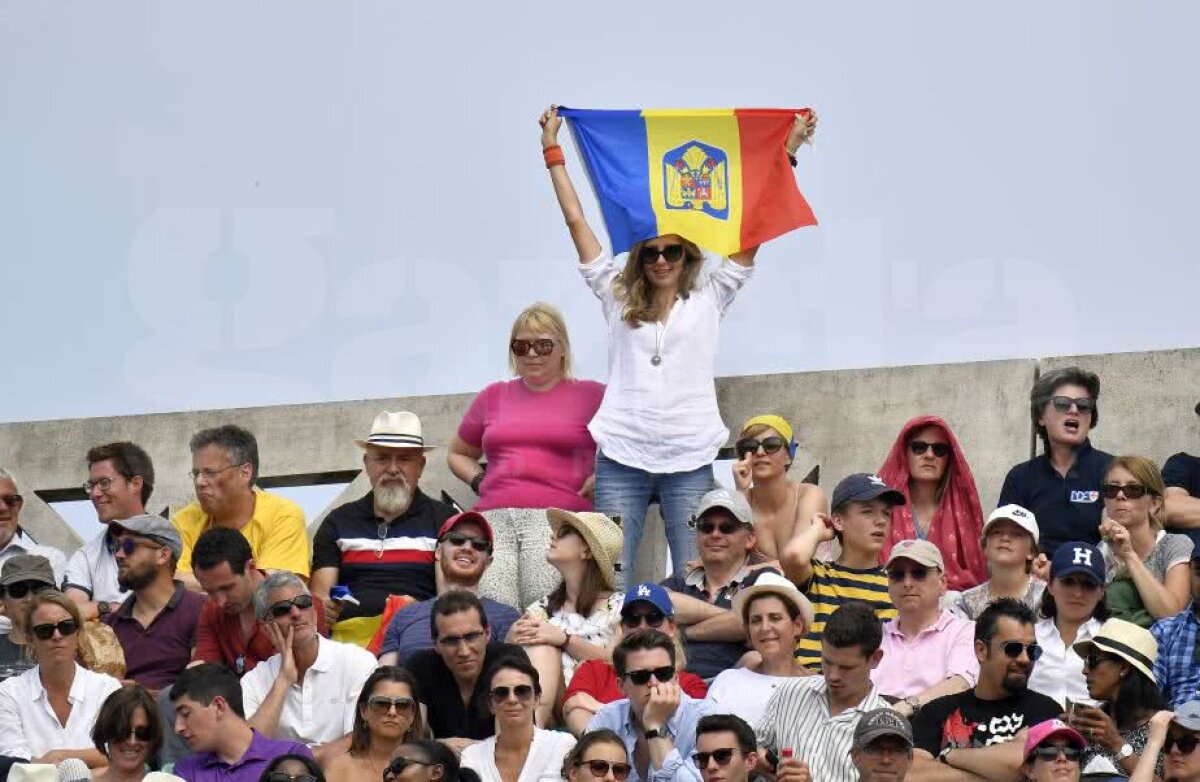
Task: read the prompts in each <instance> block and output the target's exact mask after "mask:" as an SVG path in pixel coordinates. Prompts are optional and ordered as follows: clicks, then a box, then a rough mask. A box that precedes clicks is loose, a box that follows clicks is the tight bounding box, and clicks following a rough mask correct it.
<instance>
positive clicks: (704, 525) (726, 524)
mask: <svg viewBox="0 0 1200 782" xmlns="http://www.w3.org/2000/svg"><path fill="white" fill-rule="evenodd" d="M692 526H694V527H695V528H696V531H697V532H699V533H700V534H701V535H711V534H713V530H720V531H721V534H722V535H732V534H733V533H735V532H737V531H738V530H739V529H741V528H742V523H741V522H740V521H730V520H729V519H725V520H724V521H722V522H721V523H720V524H713V523H712V522H711V521H709V520H708V519H700V520H699V521H696V522H693V524H692Z"/></svg>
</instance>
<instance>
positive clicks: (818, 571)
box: [796, 560, 896, 671]
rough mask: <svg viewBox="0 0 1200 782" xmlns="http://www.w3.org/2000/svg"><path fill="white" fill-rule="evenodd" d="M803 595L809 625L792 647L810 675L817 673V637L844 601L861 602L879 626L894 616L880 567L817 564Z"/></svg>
mask: <svg viewBox="0 0 1200 782" xmlns="http://www.w3.org/2000/svg"><path fill="white" fill-rule="evenodd" d="M804 593H805V594H806V595H807V596H808V599H809V601H810V602H811V603H812V606H813V613H814V618H813V623H812V627H810V628H809V629H808V635H806V636H805V637H803V638H801V639H800V641H799V642H798V643H797V644H796V661H797V662H799V663H800V664H801V665H803V666H805V667H807V668H811V669H812V670H814V671H819V670H821V633H822V632H823V631H824V630H825V623H826V622H827V621H829V617H830V616H831V615H832V614H833V612H834V611H836V610H837V609H838V608H839V607H841V605H842V603H845V602H846V601H847V600H862V601H863V602H865V603H867V604H868V605H870V606H871V607H872V608H874V609H875V615H876V616H877V617H879V620H880V621H881V622H886V621H887V620H889V619H892V618H894V617H895V616H896V608H895V606H893V605H892V598H891V596H890V595H889V594H888V582H887V573H886V572H885V571H884V569H883V568H882V567H875V568H869V569H866V570H859V569H857V568H848V567H843V566H842V565H839V564H837V563H836V562H822V561H820V560H817V561H815V562H813V564H812V576H811V577H810V578H809V581H808V584H806V585H805V586H804Z"/></svg>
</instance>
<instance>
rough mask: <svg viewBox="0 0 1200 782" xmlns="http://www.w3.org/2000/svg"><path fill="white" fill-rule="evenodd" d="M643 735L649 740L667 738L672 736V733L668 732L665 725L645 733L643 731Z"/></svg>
mask: <svg viewBox="0 0 1200 782" xmlns="http://www.w3.org/2000/svg"><path fill="white" fill-rule="evenodd" d="M642 735H643V736H645V737H646V740H647V741H649V740H650V739H665V738H670V736H671V734H670V733H667V726H666V725H663V726H661V727H658V728H655V729H654V730H648V731H646V732H645V733H643V734H642Z"/></svg>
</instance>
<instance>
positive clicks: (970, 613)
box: [950, 576, 1046, 622]
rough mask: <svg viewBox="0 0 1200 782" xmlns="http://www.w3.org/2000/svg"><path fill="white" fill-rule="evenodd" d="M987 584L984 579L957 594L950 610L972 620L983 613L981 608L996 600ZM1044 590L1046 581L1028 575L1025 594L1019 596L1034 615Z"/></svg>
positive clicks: (1040, 602)
mask: <svg viewBox="0 0 1200 782" xmlns="http://www.w3.org/2000/svg"><path fill="white" fill-rule="evenodd" d="M989 586H990V585H989V584H988V582H987V581H984V582H983V583H982V584H980V585H979V586H974V587H971V588H970V589H968V590H967V591H965V592H963V593H962V594H961V595H959V596H958V600H957V601H956V602H955V603H954V605H952V606H951V607H950V610H951V611H953V612H954V613H956V614H958V615H959V616H961V617H962V618H963V619H967V620H969V621H972V622H974V621H975V620H976V619H978V618H979V615H980V614H982V613H983V609H985V608H987V607H988V605H989V604H990V603H992V602H993V601H994V600H996V598H995V597H993V596H992V593H991V591H990V590H989V589H988V587H989ZM1045 590H1046V582H1044V581H1040V580H1038V579H1036V578H1034V577H1032V576H1030V577H1029V586H1028V588H1026V590H1025V596H1024V597H1022V598H1021V602H1022V603H1024V604H1025V605H1027V606H1029V609H1030V610H1031V611H1033V612H1034V614H1035V615H1036V614H1037V610H1038V607H1039V606H1041V604H1042V592H1044V591H1045Z"/></svg>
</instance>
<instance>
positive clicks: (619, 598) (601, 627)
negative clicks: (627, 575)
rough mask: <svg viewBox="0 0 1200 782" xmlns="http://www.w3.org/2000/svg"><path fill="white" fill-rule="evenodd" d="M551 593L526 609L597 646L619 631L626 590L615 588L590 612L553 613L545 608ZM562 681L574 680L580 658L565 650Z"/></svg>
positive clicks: (566, 682) (527, 611)
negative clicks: (587, 613)
mask: <svg viewBox="0 0 1200 782" xmlns="http://www.w3.org/2000/svg"><path fill="white" fill-rule="evenodd" d="M549 600H550V598H549V597H543V598H542V599H541V600H539V601H537V602H536V603H534V604H533V605H531V606H529V608H527V609H526V613H527V614H529V615H530V616H532V617H533V618H535V619H540V620H541V621H543V622H549V623H550V624H552V625H554V626H555V627H557V628H559V629H560V630H563V631H564V632H568V633H570V634H571V635H573V636H577V637H578V638H580V639H582V640H584V641H587V642H588V643H590V644H595V645H596V646H608V645H609V644H611V643H612V642H613V639H614V638H616V635H617V624H618V623H619V622H620V621H621V606H623V605H624V604H625V594H624V593H623V592H613V593H612V594H611V595H609V596H608V599H607V600H604V601H602V602H600V603H598V604H597V605H595V606H593V608H592V613H591V615H590V616H584V615H583V614H576V613H574V612H569V611H563V610H561V609H560V610H559V611H558V612H556V613H555V614H554V616H550V615H549V614H548V613H547V612H546V606H547V604H548V602H549ZM562 666H563V684H564V685H567V684H570V683H571V677H572V676H574V675H575V669H576V668H578V667H579V661H578V660H576V659H575V658H574V657H572V656H571V655H570V654H569V653H568V652H563V653H562Z"/></svg>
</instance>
